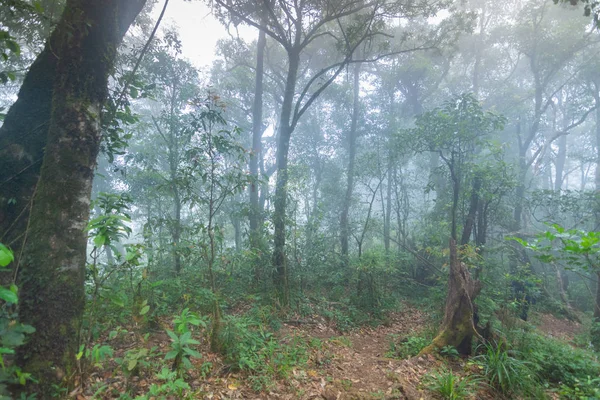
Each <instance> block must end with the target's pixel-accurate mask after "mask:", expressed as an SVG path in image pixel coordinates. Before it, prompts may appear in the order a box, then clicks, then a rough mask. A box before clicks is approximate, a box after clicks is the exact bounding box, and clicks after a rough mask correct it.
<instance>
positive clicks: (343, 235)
mask: <svg viewBox="0 0 600 400" xmlns="http://www.w3.org/2000/svg"><path fill="white" fill-rule="evenodd" d="M359 89H360V63H357V64H356V65H355V66H354V81H353V86H352V90H353V97H352V121H351V124H350V132H349V134H348V171H347V172H346V195H345V196H344V204H343V206H342V214H341V216H340V240H341V246H342V247H341V250H342V263H343V266H344V267H347V266H348V238H349V236H350V227H349V221H348V214H349V212H350V203H351V202H352V191H353V190H354V166H355V162H356V139H357V129H358V107H359V100H360V99H359Z"/></svg>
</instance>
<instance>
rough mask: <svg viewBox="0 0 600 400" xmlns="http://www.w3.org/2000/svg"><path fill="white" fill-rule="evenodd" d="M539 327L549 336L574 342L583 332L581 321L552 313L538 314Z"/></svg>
mask: <svg viewBox="0 0 600 400" xmlns="http://www.w3.org/2000/svg"><path fill="white" fill-rule="evenodd" d="M535 320H536V322H537V323H536V325H537V328H538V329H539V330H540V331H541V332H543V333H544V334H545V335H547V336H549V337H554V338H557V339H561V340H564V341H565V342H572V341H573V340H574V339H575V337H576V336H577V335H579V334H581V333H582V332H583V329H584V327H583V326H582V324H581V323H579V322H576V321H571V320H568V319H563V318H557V317H556V316H554V315H552V314H547V313H538V314H536V318H535Z"/></svg>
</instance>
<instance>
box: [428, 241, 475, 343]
mask: <svg viewBox="0 0 600 400" xmlns="http://www.w3.org/2000/svg"><path fill="white" fill-rule="evenodd" d="M480 291H481V284H480V282H479V281H474V280H473V279H471V274H470V273H469V270H468V269H467V266H466V265H465V264H464V263H462V262H460V260H459V258H458V250H457V248H456V241H455V240H454V239H452V238H451V239H450V274H449V277H448V294H447V296H446V307H445V313H444V320H443V322H442V326H441V329H440V332H439V333H438V335H437V336H436V337H435V339H433V342H432V343H431V344H430V345H429V346H427V347H425V348H424V349H423V350H422V351H421V353H422V354H426V353H432V352H434V351H435V350H437V349H441V348H443V347H444V346H454V347H456V349H457V350H458V352H459V353H460V354H470V353H471V343H472V340H473V336H474V335H475V334H476V331H475V323H474V321H473V314H474V305H473V300H474V299H475V297H477V295H478V294H479V292H480Z"/></svg>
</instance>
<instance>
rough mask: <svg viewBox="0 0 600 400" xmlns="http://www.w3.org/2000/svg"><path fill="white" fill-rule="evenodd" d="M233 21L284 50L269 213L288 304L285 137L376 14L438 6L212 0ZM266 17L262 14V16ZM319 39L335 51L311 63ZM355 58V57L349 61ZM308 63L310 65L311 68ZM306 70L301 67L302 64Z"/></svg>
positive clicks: (376, 27)
mask: <svg viewBox="0 0 600 400" xmlns="http://www.w3.org/2000/svg"><path fill="white" fill-rule="evenodd" d="M215 2H216V4H218V5H219V6H220V7H221V9H222V10H224V11H226V12H227V13H228V14H229V15H230V18H231V19H232V20H237V21H242V22H244V23H246V24H248V25H250V26H253V27H255V28H257V29H260V30H263V31H264V32H265V33H266V35H268V36H269V37H271V38H272V39H273V40H275V41H276V42H277V43H279V44H280V45H281V47H282V48H283V49H284V50H285V52H286V55H287V69H286V73H285V75H286V78H285V85H284V90H283V99H282V105H281V111H280V115H279V129H278V132H277V135H278V142H277V156H276V157H277V183H276V188H275V199H274V205H275V210H274V212H273V225H274V230H275V232H274V250H273V266H274V270H275V271H274V283H275V287H276V290H277V292H278V298H279V302H280V303H281V304H282V305H283V306H284V307H286V306H287V305H288V304H289V283H288V270H287V265H286V256H285V242H286V223H285V220H286V205H287V182H288V154H289V147H290V139H291V136H292V133H293V132H294V130H295V128H296V126H297V124H298V122H299V120H300V118H301V117H302V115H303V114H304V113H305V112H306V111H307V109H308V108H309V107H310V106H311V105H312V103H313V102H314V101H315V100H316V99H317V98H318V97H319V96H320V94H321V93H322V92H323V91H324V90H325V89H326V88H327V87H328V86H329V85H330V84H331V83H332V82H333V81H335V79H336V78H337V76H338V75H339V74H340V73H341V72H342V71H343V70H344V67H345V66H346V65H347V64H348V63H349V62H351V61H352V57H353V54H354V51H355V49H356V48H358V46H360V45H361V44H362V43H364V42H365V41H367V40H371V39H374V38H375V37H377V36H379V34H380V29H381V27H382V26H381V18H383V17H384V16H385V17H389V16H391V15H395V16H407V15H415V14H418V15H427V14H428V13H431V12H432V10H434V9H436V8H438V7H440V6H441V5H440V4H437V5H435V6H433V5H431V4H429V3H427V4H425V7H424V8H421V9H419V10H415V9H414V8H413V7H412V6H411V4H405V3H402V2H386V1H375V2H362V1H354V0H344V1H326V2H324V3H313V2H303V1H300V2H294V3H293V4H292V3H289V2H287V1H284V0H277V1H268V0H263V1H261V2H248V1H246V0H238V1H234V2H226V1H223V0H216V1H215ZM263 16H266V18H263ZM317 39H318V41H319V45H320V46H321V47H322V48H325V47H326V45H327V44H330V45H331V47H332V48H336V49H339V50H341V51H339V50H335V53H337V56H336V55H335V54H332V55H331V57H330V58H331V60H327V61H326V63H325V65H324V66H323V65H320V66H314V65H310V60H303V55H304V54H305V52H306V50H307V48H309V46H311V45H314V44H315V43H316V40H317ZM354 61H356V60H354ZM303 62H304V63H305V64H309V65H308V73H306V74H305V76H304V78H305V80H304V82H305V83H304V84H303V87H302V90H300V91H298V90H297V89H298V85H299V79H301V78H302V77H303V76H302V75H303V72H302V69H301V67H302V65H304V64H303ZM311 67H312V68H311ZM305 70H306V69H305Z"/></svg>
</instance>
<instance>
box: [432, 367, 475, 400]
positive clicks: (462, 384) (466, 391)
mask: <svg viewBox="0 0 600 400" xmlns="http://www.w3.org/2000/svg"><path fill="white" fill-rule="evenodd" d="M480 381H481V379H479V378H476V377H472V376H465V377H460V376H458V375H454V373H453V372H452V370H449V369H446V368H442V369H440V370H438V371H434V372H432V373H430V374H428V375H426V376H425V380H424V383H425V387H427V389H429V390H431V391H432V392H435V393H437V394H438V395H440V396H441V397H442V398H443V399H445V400H459V399H464V398H466V397H469V396H471V395H472V394H473V392H474V391H476V389H477V386H478V385H479V383H480Z"/></svg>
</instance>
